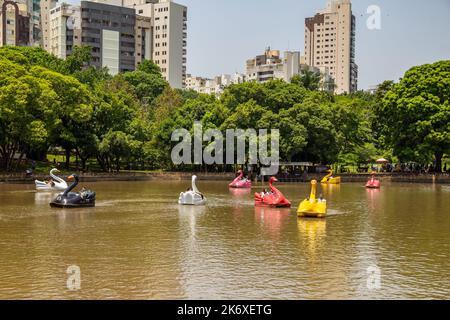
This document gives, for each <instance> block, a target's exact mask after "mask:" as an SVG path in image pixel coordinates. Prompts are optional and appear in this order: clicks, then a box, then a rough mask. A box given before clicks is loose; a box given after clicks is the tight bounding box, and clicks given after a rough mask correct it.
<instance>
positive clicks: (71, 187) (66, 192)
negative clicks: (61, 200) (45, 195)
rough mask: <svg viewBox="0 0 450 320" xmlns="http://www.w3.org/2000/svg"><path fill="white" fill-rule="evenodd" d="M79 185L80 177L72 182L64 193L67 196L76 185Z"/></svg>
mask: <svg viewBox="0 0 450 320" xmlns="http://www.w3.org/2000/svg"><path fill="white" fill-rule="evenodd" d="M77 185H78V177H76V178H75V181H74V182H72V184H71V185H70V186H69V187H68V188H67V189H66V191H64V195H65V196H67V194H68V193H69V192H70V191H72V190H73V189H74V188H75V187H76V186H77Z"/></svg>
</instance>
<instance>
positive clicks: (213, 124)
mask: <svg viewBox="0 0 450 320" xmlns="http://www.w3.org/2000/svg"><path fill="white" fill-rule="evenodd" d="M89 50H90V49H89V48H88V47H81V48H75V51H74V54H73V55H72V56H71V57H70V58H68V59H66V60H61V59H58V58H56V57H54V56H52V55H50V54H48V53H46V52H45V51H43V50H41V49H38V48H25V47H2V48H0V166H1V169H3V170H15V169H17V168H18V166H19V165H20V163H21V161H22V159H24V158H25V157H28V158H32V159H35V160H42V159H46V154H47V153H48V151H49V150H55V149H58V148H59V149H61V150H64V152H65V155H66V160H67V163H66V165H67V166H68V165H69V162H68V161H69V159H70V155H76V156H77V158H78V159H79V160H80V167H81V168H82V169H86V167H87V166H88V163H91V162H92V161H94V162H95V163H96V164H97V165H98V167H99V168H101V169H102V170H105V171H108V170H120V169H121V168H122V167H123V166H126V167H128V168H131V167H133V169H167V170H174V169H190V168H189V167H181V168H180V167H175V166H174V165H173V164H172V161H171V160H170V155H171V149H172V147H173V146H174V144H175V143H174V142H172V141H171V135H172V132H173V131H174V130H175V129H179V128H185V129H187V130H190V131H192V128H193V124H194V121H200V122H201V123H202V125H203V128H204V129H209V128H214V129H219V130H221V131H225V130H226V129H232V128H240V129H248V128H253V129H260V128H261V129H263V128H267V129H279V130H280V133H281V141H280V156H281V161H308V162H314V163H321V164H333V163H339V164H342V165H357V164H360V163H367V162H369V161H371V160H374V159H376V158H377V157H381V156H384V157H390V158H391V159H392V158H393V157H394V156H397V157H398V158H399V159H400V160H402V161H416V162H419V163H429V162H430V161H436V164H437V166H440V161H441V159H442V157H443V156H444V154H448V153H449V150H450V127H449V123H450V121H449V120H450V107H449V90H450V89H449V88H450V74H449V73H450V62H449V61H442V62H438V63H435V64H433V65H425V66H421V67H416V68H413V69H411V70H410V71H408V72H407V73H406V75H405V77H404V78H403V79H402V80H401V81H400V83H399V84H394V83H393V82H386V83H383V84H382V85H380V87H379V89H378V91H377V92H376V93H375V94H368V93H362V92H359V93H356V94H353V95H343V96H333V95H331V94H328V93H326V92H323V91H318V89H320V88H319V86H320V85H319V79H317V78H316V77H314V75H313V74H308V73H305V74H304V75H303V76H301V77H296V78H295V79H293V81H292V83H286V82H284V81H281V80H275V81H270V82H267V83H264V84H258V83H254V82H248V83H243V84H235V85H231V86H230V87H228V88H226V89H225V92H224V93H223V94H222V95H221V97H220V98H216V97H214V96H210V95H204V94H198V93H196V92H193V91H189V90H177V89H172V88H171V87H170V86H169V84H168V83H167V82H166V81H165V80H164V78H163V77H162V76H161V73H160V70H159V68H158V67H157V66H156V65H155V64H153V63H152V62H150V61H144V62H143V63H142V64H140V65H139V67H138V68H137V70H136V71H133V72H127V73H123V74H119V75H116V76H114V77H113V76H110V75H109V74H108V71H107V70H106V69H100V70H97V69H95V68H94V67H92V66H90V65H89V61H90V51H89ZM131 164H132V165H131ZM215 169H217V168H215ZM222 169H227V168H226V167H222Z"/></svg>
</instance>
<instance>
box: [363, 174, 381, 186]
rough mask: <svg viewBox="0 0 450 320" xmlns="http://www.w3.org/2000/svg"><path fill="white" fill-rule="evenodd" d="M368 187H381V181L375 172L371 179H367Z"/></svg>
mask: <svg viewBox="0 0 450 320" xmlns="http://www.w3.org/2000/svg"><path fill="white" fill-rule="evenodd" d="M366 188H369V189H380V188H381V181H380V180H378V179H375V173H374V172H372V177H371V178H370V180H369V181H367V184H366Z"/></svg>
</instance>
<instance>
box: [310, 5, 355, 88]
mask: <svg viewBox="0 0 450 320" xmlns="http://www.w3.org/2000/svg"><path fill="white" fill-rule="evenodd" d="M305 63H306V64H307V65H309V66H313V67H318V68H322V69H323V68H325V69H327V70H328V72H329V74H330V76H331V77H332V78H333V79H334V83H335V93H336V94H343V93H352V92H355V91H356V90H357V88H358V83H357V78H358V66H357V65H356V63H355V17H354V16H353V14H352V5H351V1H350V0H331V1H330V2H329V3H328V4H327V8H326V9H324V10H322V11H320V12H319V13H317V14H316V15H315V16H314V17H311V18H306V19H305Z"/></svg>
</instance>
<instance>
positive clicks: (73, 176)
mask: <svg viewBox="0 0 450 320" xmlns="http://www.w3.org/2000/svg"><path fill="white" fill-rule="evenodd" d="M67 180H68V181H73V180H75V181H78V176H77V175H76V174H71V175H70V176H68V177H67Z"/></svg>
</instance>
